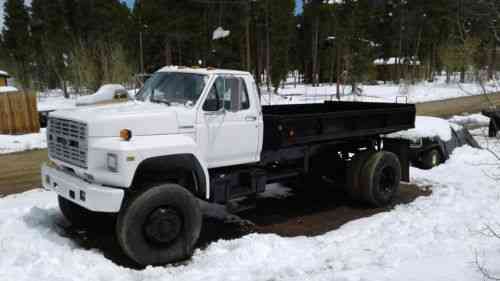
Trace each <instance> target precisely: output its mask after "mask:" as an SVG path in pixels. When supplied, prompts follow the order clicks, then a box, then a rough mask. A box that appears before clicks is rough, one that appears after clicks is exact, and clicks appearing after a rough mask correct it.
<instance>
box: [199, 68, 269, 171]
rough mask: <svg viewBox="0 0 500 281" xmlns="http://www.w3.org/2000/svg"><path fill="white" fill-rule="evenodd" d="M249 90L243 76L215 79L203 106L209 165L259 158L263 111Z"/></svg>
mask: <svg viewBox="0 0 500 281" xmlns="http://www.w3.org/2000/svg"><path fill="white" fill-rule="evenodd" d="M248 93H249V88H248V85H247V83H246V82H245V80H244V79H243V78H242V77H237V76H218V77H217V78H216V79H215V82H214V83H213V85H212V87H211V89H210V91H209V93H208V95H207V97H206V100H205V102H204V104H203V108H202V112H203V114H202V118H203V123H204V127H205V128H204V131H206V135H205V136H206V137H205V138H204V141H206V142H207V143H206V144H205V145H204V147H205V148H206V151H205V156H206V160H207V162H208V166H209V167H210V168H212V167H223V166H230V165H238V164H246V163H252V162H256V161H258V157H257V154H258V153H257V151H258V146H259V137H260V136H259V119H260V118H259V115H260V113H259V112H260V110H259V108H258V104H255V102H252V101H251V99H250V97H249V94H248ZM201 139H203V138H201ZM201 139H200V140H201Z"/></svg>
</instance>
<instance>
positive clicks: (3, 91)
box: [0, 86, 18, 94]
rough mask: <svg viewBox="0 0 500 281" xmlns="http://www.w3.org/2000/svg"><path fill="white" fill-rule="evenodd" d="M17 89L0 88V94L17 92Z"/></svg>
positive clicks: (10, 87)
mask: <svg viewBox="0 0 500 281" xmlns="http://www.w3.org/2000/svg"><path fill="white" fill-rule="evenodd" d="M17 91H18V89H17V88H16V87H12V86H0V94H1V93H10V92H17Z"/></svg>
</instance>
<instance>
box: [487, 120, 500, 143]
mask: <svg viewBox="0 0 500 281" xmlns="http://www.w3.org/2000/svg"><path fill="white" fill-rule="evenodd" d="M497 133H498V127H497V124H496V122H495V120H493V118H491V119H490V126H489V128H488V136H489V137H490V138H496V137H497Z"/></svg>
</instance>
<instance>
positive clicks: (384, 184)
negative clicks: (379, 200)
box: [379, 167, 396, 198]
mask: <svg viewBox="0 0 500 281" xmlns="http://www.w3.org/2000/svg"><path fill="white" fill-rule="evenodd" d="M395 181H396V174H395V173H394V170H393V169H392V168H391V167H386V168H384V169H383V170H382V174H381V175H380V180H379V190H380V193H381V194H382V196H383V197H384V198H387V197H390V196H391V195H392V194H393V193H394V189H395Z"/></svg>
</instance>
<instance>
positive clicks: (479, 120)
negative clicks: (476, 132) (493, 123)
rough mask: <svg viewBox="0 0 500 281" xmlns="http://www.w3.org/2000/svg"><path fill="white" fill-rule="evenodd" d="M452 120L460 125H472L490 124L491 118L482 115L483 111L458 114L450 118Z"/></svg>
mask: <svg viewBox="0 0 500 281" xmlns="http://www.w3.org/2000/svg"><path fill="white" fill-rule="evenodd" d="M450 122H452V123H455V124H458V125H466V124H467V125H472V126H488V124H489V123H490V118H488V117H486V116H484V115H482V114H481V113H475V114H465V115H456V116H453V117H452V118H451V119H450Z"/></svg>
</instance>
